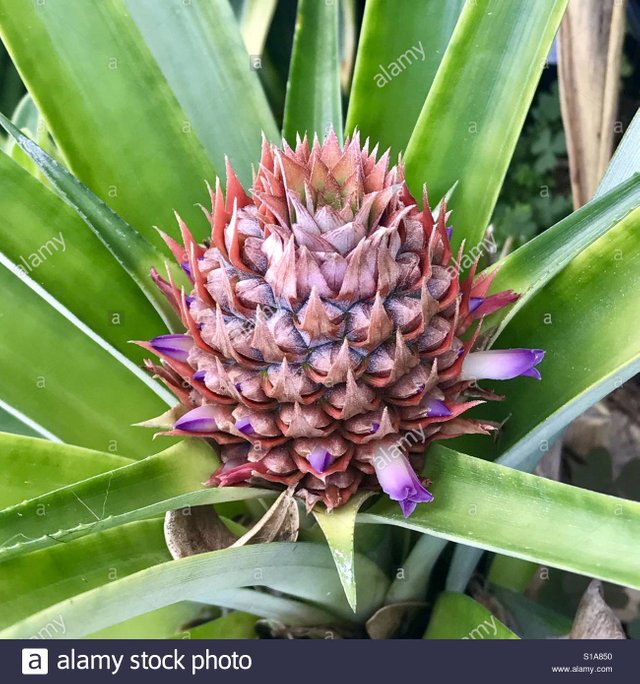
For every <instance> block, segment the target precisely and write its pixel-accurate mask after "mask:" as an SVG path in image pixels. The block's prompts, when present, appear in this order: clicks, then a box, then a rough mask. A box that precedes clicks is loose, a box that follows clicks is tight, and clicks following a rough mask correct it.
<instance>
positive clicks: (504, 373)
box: [460, 349, 544, 380]
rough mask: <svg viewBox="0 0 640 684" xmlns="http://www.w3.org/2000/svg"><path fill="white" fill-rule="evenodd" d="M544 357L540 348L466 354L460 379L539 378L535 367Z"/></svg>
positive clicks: (494, 350) (493, 350)
mask: <svg viewBox="0 0 640 684" xmlns="http://www.w3.org/2000/svg"><path fill="white" fill-rule="evenodd" d="M543 358H544V351H543V350H542V349H492V350H490V351H481V352H473V353H471V354H467V356H466V358H465V360H464V362H463V363H462V373H461V376H460V379H461V380H482V379H491V380H510V379H511V378H517V377H518V376H520V375H526V376H527V377H530V378H536V379H537V380H539V379H540V373H539V372H538V370H537V369H536V368H535V366H536V365H537V364H539V363H540V361H542V359H543Z"/></svg>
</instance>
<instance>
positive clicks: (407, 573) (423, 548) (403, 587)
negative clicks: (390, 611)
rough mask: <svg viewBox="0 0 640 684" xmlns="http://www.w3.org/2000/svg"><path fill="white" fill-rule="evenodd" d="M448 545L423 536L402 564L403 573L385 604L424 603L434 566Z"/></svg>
mask: <svg viewBox="0 0 640 684" xmlns="http://www.w3.org/2000/svg"><path fill="white" fill-rule="evenodd" d="M446 545H447V540H446V539H441V538H440V537H432V536H431V535H429V534H423V535H422V536H421V537H420V538H419V539H418V541H417V542H416V543H415V544H414V546H413V548H412V549H411V553H410V554H409V555H408V556H407V558H406V559H405V561H404V562H403V563H402V573H398V574H397V575H396V578H395V579H394V580H393V582H392V583H391V586H390V587H389V591H388V592H387V596H386V598H385V600H384V602H385V604H389V603H402V602H404V601H423V600H424V599H425V596H426V594H427V587H428V586H429V578H430V576H431V571H432V570H433V566H434V565H435V564H436V561H437V560H438V558H440V554H441V553H442V551H443V550H444V547H445V546H446Z"/></svg>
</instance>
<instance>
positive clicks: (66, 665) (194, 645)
mask: <svg viewBox="0 0 640 684" xmlns="http://www.w3.org/2000/svg"><path fill="white" fill-rule="evenodd" d="M0 657H1V658H2V670H1V671H0V679H1V680H2V682H3V683H5V684H9V683H11V684H13V682H20V681H24V678H25V677H28V678H32V677H38V676H41V677H43V678H44V679H43V680H42V681H43V682H56V683H57V682H60V683H64V684H67V683H68V682H91V684H94V683H95V684H99V683H100V682H136V683H137V682H154V683H156V684H157V683H158V682H192V681H195V682H203V681H221V682H234V681H237V682H264V681H265V680H266V681H268V682H273V681H274V680H278V679H281V680H283V681H286V682H290V681H298V680H299V681H300V682H302V683H303V684H316V683H318V684H334V683H336V682H337V683H342V682H352V681H353V682H354V684H364V683H365V682H375V683H376V684H377V683H378V682H389V683H390V684H407V683H409V684H410V683H411V682H424V683H425V684H427V683H428V684H431V683H432V682H433V683H437V682H443V683H446V684H453V683H456V684H457V683H458V682H463V681H467V682H469V681H477V678H478V677H481V678H482V681H490V682H491V683H492V684H500V683H502V682H505V683H508V684H513V683H514V682H515V683H516V684H527V683H529V682H531V683H532V684H534V683H535V684H541V683H544V682H579V681H593V682H611V683H617V682H620V683H621V684H628V683H630V682H635V681H638V665H639V664H640V647H639V646H638V642H637V641H568V640H549V641H472V640H469V641H418V640H415V641H408V640H407V641H404V640H392V641H365V640H362V641H358V640H326V641H322V640H315V641H312V640H295V641H294V640H280V641H278V640H262V641H235V640H234V641H189V640H178V641H150V640H137V641H107V640H95V641H79V640H73V641H72V640H69V641H52V640H39V639H34V640H27V641H13V640H11V641H9V640H7V641H0ZM463 678H464V679H463ZM27 681H33V680H32V679H27ZM36 681H37V680H36Z"/></svg>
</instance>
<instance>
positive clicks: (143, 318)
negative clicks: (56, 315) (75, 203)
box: [0, 154, 163, 362]
mask: <svg viewBox="0 0 640 684" xmlns="http://www.w3.org/2000/svg"><path fill="white" fill-rule="evenodd" d="M0 177H1V178H2V183H1V184H0V209H1V210H2V216H3V221H2V224H1V225H0V236H1V238H2V250H3V251H4V253H5V254H6V255H7V256H8V257H9V258H10V259H11V260H12V261H13V262H14V263H15V264H17V265H19V266H22V267H23V268H24V269H25V270H27V271H28V272H29V273H30V274H31V276H32V277H33V279H34V280H35V281H36V282H37V283H38V284H39V285H42V287H44V288H45V289H46V290H47V291H48V292H49V293H50V294H51V295H52V296H53V297H55V298H56V299H57V300H58V301H59V302H60V303H61V304H63V305H64V306H65V307H67V308H68V309H69V310H70V311H72V312H73V313H74V314H75V315H76V316H78V318H80V319H81V320H82V321H83V322H84V323H86V324H87V325H88V326H89V327H90V328H91V329H92V330H94V331H95V332H96V333H97V334H98V335H101V336H102V337H103V338H104V339H105V340H107V341H108V342H109V343H111V344H112V345H113V346H114V347H115V348H116V349H118V350H119V351H120V352H122V353H123V354H125V355H126V356H128V357H130V358H133V359H135V360H136V361H138V362H139V361H141V360H142V353H141V350H140V349H139V348H137V347H136V346H135V345H132V344H129V340H140V339H149V338H151V337H153V336H155V335H157V334H158V332H159V331H162V329H163V323H162V320H161V319H160V317H159V316H158V315H157V313H156V312H155V311H154V309H153V307H152V306H151V305H150V304H149V302H148V301H147V300H146V298H145V297H144V295H143V294H142V292H140V290H139V289H138V287H137V286H136V284H135V283H134V282H133V281H132V280H131V279H130V278H128V277H127V276H126V275H125V273H124V272H123V270H122V268H121V267H120V266H119V265H118V263H117V262H116V261H115V260H114V258H113V257H112V255H111V254H110V253H109V251H108V250H107V249H105V247H104V246H103V245H102V244H100V241H99V240H98V239H97V238H96V237H95V236H94V235H93V234H92V233H91V231H90V230H88V229H87V226H86V225H85V224H84V222H83V221H82V220H81V219H80V218H79V217H78V216H77V215H76V214H75V212H74V211H73V210H72V209H71V208H70V207H68V206H67V205H66V203H65V202H63V201H62V200H61V199H60V198H59V197H57V196H56V195H55V194H53V193H52V192H50V191H49V190H47V188H45V187H44V186H43V185H42V184H41V183H39V182H38V181H37V180H36V179H35V178H33V177H32V176H31V175H30V174H29V173H27V172H26V171H25V170H24V169H22V168H20V166H19V165H18V164H16V163H15V162H14V161H12V160H11V159H9V158H8V157H7V156H5V155H4V154H0ZM25 227H28V230H25ZM79 283H82V285H81V286H79ZM105 290H108V292H109V296H108V304H107V303H103V304H102V306H99V305H97V303H99V302H104V299H105Z"/></svg>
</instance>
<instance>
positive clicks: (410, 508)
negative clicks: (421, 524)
mask: <svg viewBox="0 0 640 684" xmlns="http://www.w3.org/2000/svg"><path fill="white" fill-rule="evenodd" d="M399 504H400V508H401V509H402V515H403V516H404V517H405V518H408V517H409V516H410V515H411V514H412V513H413V512H414V511H415V510H416V506H417V505H418V503H417V502H416V501H410V500H409V499H403V500H402V501H400V502H399Z"/></svg>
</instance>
